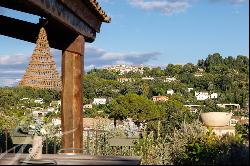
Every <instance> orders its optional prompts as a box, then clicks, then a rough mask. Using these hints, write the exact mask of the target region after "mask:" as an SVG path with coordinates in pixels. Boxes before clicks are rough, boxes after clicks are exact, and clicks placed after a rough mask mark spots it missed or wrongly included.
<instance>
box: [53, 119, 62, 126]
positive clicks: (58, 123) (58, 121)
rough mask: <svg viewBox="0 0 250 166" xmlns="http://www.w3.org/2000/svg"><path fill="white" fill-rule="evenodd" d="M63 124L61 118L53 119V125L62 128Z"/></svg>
mask: <svg viewBox="0 0 250 166" xmlns="http://www.w3.org/2000/svg"><path fill="white" fill-rule="evenodd" d="M61 123H62V121H61V119H59V118H53V119H52V124H53V125H54V126H60V125H61Z"/></svg>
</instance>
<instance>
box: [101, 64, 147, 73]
mask: <svg viewBox="0 0 250 166" xmlns="http://www.w3.org/2000/svg"><path fill="white" fill-rule="evenodd" d="M104 69H107V70H109V71H115V72H120V74H125V73H128V72H139V73H141V74H143V65H140V66H131V65H125V64H122V65H114V66H107V67H104Z"/></svg>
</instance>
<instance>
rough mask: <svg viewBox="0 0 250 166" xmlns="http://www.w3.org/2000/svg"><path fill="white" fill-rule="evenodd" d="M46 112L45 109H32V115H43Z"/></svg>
mask: <svg viewBox="0 0 250 166" xmlns="http://www.w3.org/2000/svg"><path fill="white" fill-rule="evenodd" d="M47 114H48V111H47V110H35V111H32V115H33V116H34V117H39V116H45V115H47Z"/></svg>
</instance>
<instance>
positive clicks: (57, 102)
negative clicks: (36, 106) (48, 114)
mask: <svg viewBox="0 0 250 166" xmlns="http://www.w3.org/2000/svg"><path fill="white" fill-rule="evenodd" d="M49 106H50V107H53V106H56V107H60V106H61V100H57V101H52V102H51V103H50V104H49Z"/></svg>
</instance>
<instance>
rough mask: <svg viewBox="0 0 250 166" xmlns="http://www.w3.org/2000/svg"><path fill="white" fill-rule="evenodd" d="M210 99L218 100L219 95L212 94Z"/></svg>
mask: <svg viewBox="0 0 250 166" xmlns="http://www.w3.org/2000/svg"><path fill="white" fill-rule="evenodd" d="M210 98H211V99H217V98H218V93H212V94H211V95H210Z"/></svg>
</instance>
